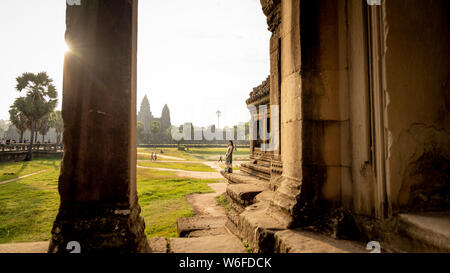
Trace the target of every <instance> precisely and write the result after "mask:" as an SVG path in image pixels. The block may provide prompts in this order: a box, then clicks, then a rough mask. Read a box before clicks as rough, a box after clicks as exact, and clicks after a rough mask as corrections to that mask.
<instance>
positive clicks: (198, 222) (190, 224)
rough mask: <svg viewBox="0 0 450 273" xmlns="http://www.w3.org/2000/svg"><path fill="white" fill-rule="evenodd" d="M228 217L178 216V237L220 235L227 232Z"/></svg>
mask: <svg viewBox="0 0 450 273" xmlns="http://www.w3.org/2000/svg"><path fill="white" fill-rule="evenodd" d="M225 221H226V217H223V216H218V217H205V216H194V217H188V218H178V220H177V232H178V237H202V236H207V235H219V234H224V233H226V230H225Z"/></svg>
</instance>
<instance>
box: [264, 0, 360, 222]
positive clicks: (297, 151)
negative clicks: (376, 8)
mask: <svg viewBox="0 0 450 273" xmlns="http://www.w3.org/2000/svg"><path fill="white" fill-rule="evenodd" d="M344 4H345V1H335V0H322V1H300V0H288V1H282V2H281V14H282V16H281V28H280V32H281V34H280V37H281V43H280V44H281V51H282V54H281V78H282V79H281V150H282V154H281V159H282V163H283V174H282V178H281V183H280V187H279V188H278V189H277V191H276V193H275V196H274V198H273V200H272V203H271V206H270V210H272V211H273V213H272V215H274V216H275V217H277V218H278V219H279V220H280V221H281V222H282V223H284V224H286V226H288V227H292V226H297V225H308V224H310V223H311V222H312V221H314V220H315V219H316V218H317V215H319V214H320V213H322V212H324V211H325V210H327V209H329V208H331V207H339V206H340V205H341V201H342V190H343V186H342V185H343V184H345V186H346V188H351V185H350V187H348V186H347V184H348V182H350V160H349V155H348V154H349V151H350V147H349V146H348V143H349V137H348V101H347V100H348V93H347V90H348V86H347V74H346V73H347V71H346V69H347V63H346V56H347V54H346V43H345V42H346V40H347V39H346V34H345V30H346V29H345V5H344Z"/></svg>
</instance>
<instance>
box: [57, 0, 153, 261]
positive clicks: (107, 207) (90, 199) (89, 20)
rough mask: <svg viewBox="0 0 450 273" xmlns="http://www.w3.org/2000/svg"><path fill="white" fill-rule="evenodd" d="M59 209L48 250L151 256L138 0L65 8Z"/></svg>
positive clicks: (97, 0) (101, 1) (99, 0)
mask: <svg viewBox="0 0 450 273" xmlns="http://www.w3.org/2000/svg"><path fill="white" fill-rule="evenodd" d="M66 16H67V18H66V24H67V30H66V41H67V43H68V45H69V46H70V48H71V51H70V52H69V53H67V54H66V56H65V63H64V85H63V106H62V107H63V109H62V115H63V120H64V128H65V130H64V138H63V141H64V150H65V151H64V158H63V162H62V167H61V174H60V178H59V194H60V197H61V205H60V209H59V213H58V215H57V217H56V220H55V223H54V226H53V230H52V239H51V242H50V247H49V252H66V251H67V250H66V248H67V243H68V242H70V241H77V242H79V244H80V246H81V252H82V253H86V252H122V253H127V252H146V251H148V250H149V247H148V243H147V240H146V236H145V234H144V228H145V223H144V220H143V218H142V217H140V216H139V214H140V207H139V204H138V200H137V192H136V51H137V0H89V1H86V0H82V1H81V5H76V4H75V5H73V6H69V5H68V6H67V13H66Z"/></svg>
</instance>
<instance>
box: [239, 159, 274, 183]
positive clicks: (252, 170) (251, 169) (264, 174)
mask: <svg viewBox="0 0 450 273" xmlns="http://www.w3.org/2000/svg"><path fill="white" fill-rule="evenodd" d="M241 171H242V172H245V173H247V174H249V175H253V176H256V177H258V178H259V179H262V180H266V181H269V180H270V176H271V174H270V166H267V167H266V166H261V165H257V164H252V163H242V164H241Z"/></svg>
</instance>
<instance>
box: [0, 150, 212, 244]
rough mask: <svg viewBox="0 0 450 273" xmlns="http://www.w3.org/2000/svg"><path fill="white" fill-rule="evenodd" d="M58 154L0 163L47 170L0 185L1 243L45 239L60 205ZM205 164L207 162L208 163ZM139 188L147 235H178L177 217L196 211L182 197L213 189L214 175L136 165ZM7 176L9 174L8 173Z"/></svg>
mask: <svg viewBox="0 0 450 273" xmlns="http://www.w3.org/2000/svg"><path fill="white" fill-rule="evenodd" d="M59 162H60V161H59V160H57V159H45V160H43V159H42V160H41V159H36V160H34V161H33V162H30V163H28V164H27V163H23V162H17V163H0V174H3V173H9V172H11V173H12V172H14V173H15V174H16V173H17V174H16V175H18V176H20V175H24V174H26V173H27V172H28V173H33V172H35V171H39V170H42V169H46V172H43V173H40V174H37V175H33V176H30V177H26V178H23V179H20V180H18V181H15V182H11V183H7V184H3V185H0V244H5V243H15V242H34V241H46V240H49V239H50V231H51V228H52V225H53V221H54V219H55V217H56V213H57V210H58V207H59V195H58V191H57V186H58V176H59V164H60V163H59ZM206 167H207V166H206ZM137 172H138V173H137V174H138V178H137V187H138V194H139V203H140V205H141V208H142V215H143V216H144V219H145V221H146V230H145V232H146V234H147V236H148V237H154V236H165V237H169V238H170V237H176V231H177V230H176V229H177V228H176V220H177V218H178V217H189V216H192V215H194V211H193V210H192V208H191V207H190V205H189V204H188V203H187V201H186V196H187V195H189V194H193V193H208V192H212V190H211V188H209V187H208V185H207V184H208V183H214V182H218V181H219V179H217V180H199V179H182V178H178V177H177V176H176V174H174V173H172V172H163V171H156V170H150V169H139V168H138V171H137ZM8 178H10V177H8Z"/></svg>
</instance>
